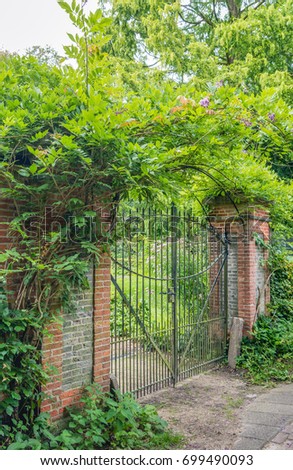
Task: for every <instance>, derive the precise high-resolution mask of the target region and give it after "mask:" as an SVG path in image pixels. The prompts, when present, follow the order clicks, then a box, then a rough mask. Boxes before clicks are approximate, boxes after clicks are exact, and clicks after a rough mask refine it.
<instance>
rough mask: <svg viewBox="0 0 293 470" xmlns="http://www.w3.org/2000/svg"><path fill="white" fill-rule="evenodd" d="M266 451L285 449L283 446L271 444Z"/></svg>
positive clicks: (266, 447)
mask: <svg viewBox="0 0 293 470" xmlns="http://www.w3.org/2000/svg"><path fill="white" fill-rule="evenodd" d="M263 449H265V450H284V447H283V446H282V445H281V444H276V443H275V442H269V443H268V444H267V445H266V446H265V447H263Z"/></svg>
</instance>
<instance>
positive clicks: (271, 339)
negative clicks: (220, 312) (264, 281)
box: [238, 250, 293, 383]
mask: <svg viewBox="0 0 293 470" xmlns="http://www.w3.org/2000/svg"><path fill="white" fill-rule="evenodd" d="M270 268H271V270H272V281H271V297H272V301H271V304H270V305H269V311H270V313H269V315H268V316H264V315H261V316H260V317H259V318H258V320H257V322H256V323H255V325H254V328H253V332H252V337H251V338H250V339H245V340H244V341H243V343H242V352H241V356H240V358H239V359H238V366H240V367H242V368H244V369H246V370H247V373H248V377H249V378H250V379H251V380H252V381H253V382H255V383H264V382H271V381H280V380H281V381H283V380H290V381H291V380H292V379H293V367H292V363H293V300H292V299H293V296H292V294H293V264H292V262H290V261H289V260H288V255H287V253H286V252H281V251H279V250H277V251H276V250H273V253H272V254H271V261H270Z"/></svg>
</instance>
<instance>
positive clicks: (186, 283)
mask: <svg viewBox="0 0 293 470" xmlns="http://www.w3.org/2000/svg"><path fill="white" fill-rule="evenodd" d="M113 238H114V244H113V250H112V260H113V272H112V317H111V356H112V373H113V374H115V375H116V377H117V379H118V382H119V384H120V388H121V390H122V392H126V391H130V392H133V393H134V394H135V395H136V396H141V395H144V394H146V393H151V392H153V391H155V390H158V389H160V388H163V387H166V386H169V385H171V384H173V385H175V384H176V383H177V382H178V381H179V380H183V379H184V378H186V377H189V376H191V375H192V374H194V373H197V372H198V371H200V370H203V369H205V368H208V367H210V365H211V364H213V363H214V362H215V361H218V360H220V359H221V358H223V356H224V354H225V346H226V327H227V269H226V259H227V244H226V242H225V240H223V238H222V237H221V236H220V235H219V234H217V232H216V231H215V230H213V229H212V228H211V227H209V226H207V225H205V224H203V223H202V222H201V221H199V220H198V219H197V218H195V217H193V216H192V215H191V214H190V213H186V212H180V211H178V210H177V208H176V207H174V206H172V208H171V210H169V209H167V210H166V212H164V213H163V212H162V211H158V210H151V209H150V208H147V209H144V208H143V209H138V208H135V209H131V210H129V211H122V212H121V213H120V214H119V216H118V219H117V223H116V225H115V230H114V234H113Z"/></svg>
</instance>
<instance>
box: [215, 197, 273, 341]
mask: <svg viewBox="0 0 293 470" xmlns="http://www.w3.org/2000/svg"><path fill="white" fill-rule="evenodd" d="M209 204H210V206H211V208H212V210H211V213H210V219H211V222H212V225H213V226H214V227H215V228H216V229H217V230H219V231H221V232H222V233H226V236H227V237H228V239H229V241H230V245H229V257H228V292H229V294H228V310H229V317H230V321H231V319H232V317H233V316H238V317H240V318H243V320H244V334H246V335H247V334H249V333H250V332H251V330H252V327H253V324H254V322H255V320H256V319H257V316H258V315H259V314H261V313H264V314H265V313H266V305H267V303H268V302H269V300H270V292H269V285H268V275H269V273H268V268H267V266H266V264H265V262H266V260H267V256H268V252H267V250H266V249H265V248H263V247H262V246H261V245H260V244H259V243H258V242H257V241H256V237H255V235H256V234H257V236H258V237H259V238H260V239H262V240H263V241H264V242H267V241H268V240H269V235H270V229H269V219H268V211H267V209H263V208H260V207H259V206H256V205H255V206H252V205H249V204H248V203H245V202H241V203H240V204H238V205H237V209H238V211H237V209H236V208H235V207H234V205H233V204H232V203H231V202H230V201H229V200H228V199H225V198H222V197H220V198H217V199H215V200H213V201H209ZM229 323H230V322H229Z"/></svg>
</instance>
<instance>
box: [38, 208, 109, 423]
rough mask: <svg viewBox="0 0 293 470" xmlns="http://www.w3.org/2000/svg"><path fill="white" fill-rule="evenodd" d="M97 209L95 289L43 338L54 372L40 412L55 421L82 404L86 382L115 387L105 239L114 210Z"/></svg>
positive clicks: (47, 361) (45, 357)
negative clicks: (111, 364) (99, 251)
mask: <svg viewBox="0 0 293 470" xmlns="http://www.w3.org/2000/svg"><path fill="white" fill-rule="evenodd" d="M95 210H96V211H97V215H98V223H99V226H101V231H100V235H101V239H102V242H101V247H100V248H101V255H100V258H99V260H98V261H97V262H96V263H95V266H94V267H93V268H92V267H91V268H90V267H89V283H90V289H89V291H86V292H84V293H83V294H82V295H78V297H77V311H76V313H75V314H73V315H71V314H66V315H64V314H63V318H62V324H61V323H60V324H58V323H54V324H51V325H49V328H48V333H49V335H47V336H45V338H44V342H43V362H44V367H47V368H48V370H49V371H50V369H52V367H53V368H54V371H52V370H51V379H50V382H49V383H48V384H47V385H46V387H45V388H44V392H45V393H46V398H45V399H44V400H43V402H42V406H41V411H47V412H49V413H50V415H51V417H52V419H53V420H58V419H61V418H62V417H63V413H64V411H65V408H66V407H67V406H72V405H78V404H79V402H80V398H81V396H82V394H83V392H84V387H85V386H86V385H89V384H90V383H92V382H96V383H98V384H100V385H101V386H102V388H103V390H104V391H108V390H109V387H110V293H111V271H110V269H111V258H110V253H109V249H108V245H107V240H106V237H103V235H105V234H106V231H107V230H108V229H109V221H110V212H109V211H108V210H107V209H105V208H102V209H101V206H99V205H97V206H96V207H95ZM103 238H104V241H103ZM90 322H91V324H90Z"/></svg>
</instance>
